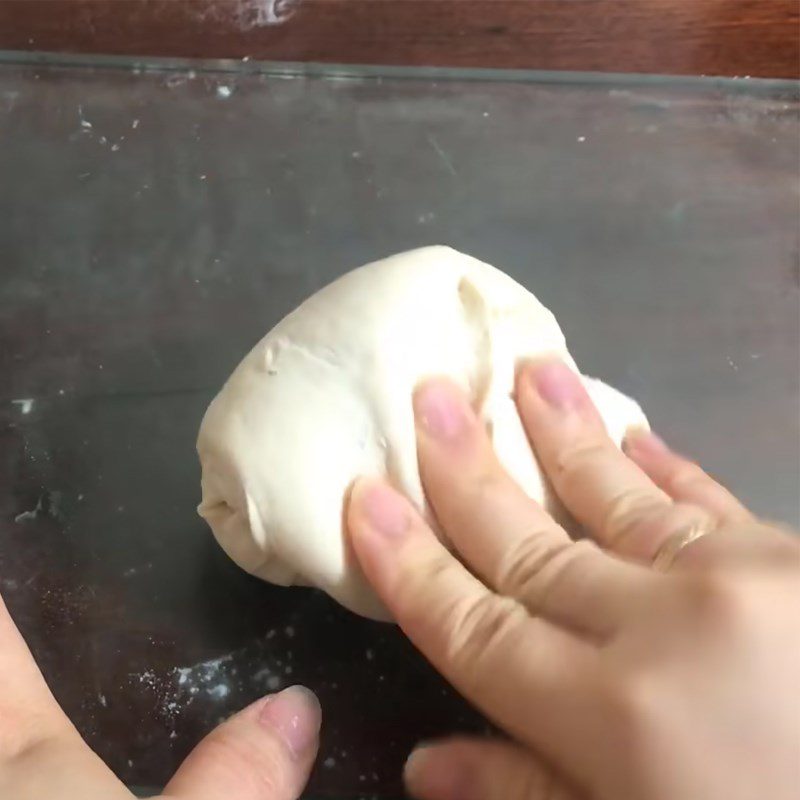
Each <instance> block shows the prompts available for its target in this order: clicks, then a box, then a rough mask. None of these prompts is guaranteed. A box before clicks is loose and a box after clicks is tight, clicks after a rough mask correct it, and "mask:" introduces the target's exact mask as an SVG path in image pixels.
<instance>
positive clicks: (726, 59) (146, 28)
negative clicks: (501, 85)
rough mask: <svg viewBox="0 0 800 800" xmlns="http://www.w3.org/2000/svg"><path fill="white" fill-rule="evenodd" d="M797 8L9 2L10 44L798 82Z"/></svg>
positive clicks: (732, 2)
mask: <svg viewBox="0 0 800 800" xmlns="http://www.w3.org/2000/svg"><path fill="white" fill-rule="evenodd" d="M799 20H800V3H798V2H797V0H722V2H721V1H720V0H0V49H3V48H6V49H35V50H48V51H61V52H80V53H107V54H125V55H138V56H182V57H198V58H242V57H250V58H252V59H263V60H279V61H286V60H289V61H322V62H342V63H362V64H406V65H424V66H471V67H505V68H508V67H513V68H529V69H539V70H598V71H602V72H643V73H665V74H670V73H671V74H681V75H703V74H704V75H726V76H734V75H736V76H746V75H750V76H753V77H783V78H791V77H797V76H798V75H800V22H799Z"/></svg>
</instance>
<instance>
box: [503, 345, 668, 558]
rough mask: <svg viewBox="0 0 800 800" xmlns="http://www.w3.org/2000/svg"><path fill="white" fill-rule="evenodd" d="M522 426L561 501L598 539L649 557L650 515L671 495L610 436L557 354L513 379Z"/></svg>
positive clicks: (656, 514) (633, 554) (664, 509)
mask: <svg viewBox="0 0 800 800" xmlns="http://www.w3.org/2000/svg"><path fill="white" fill-rule="evenodd" d="M517 404H518V407H519V412H520V416H521V418H522V421H523V424H524V426H525V430H526V431H527V433H528V436H529V437H530V439H531V443H532V444H533V448H534V450H535V451H536V454H537V456H538V457H539V459H540V461H541V463H542V466H543V467H544V470H545V472H546V473H547V475H548V477H549V478H550V480H551V481H552V483H553V486H554V487H555V490H556V492H557V493H558V495H559V497H560V498H561V500H562V501H563V502H564V504H565V505H566V506H567V508H568V509H569V510H570V511H571V512H572V514H573V515H574V516H575V517H576V518H577V519H578V520H579V521H580V522H582V523H583V524H584V525H585V526H586V527H587V528H588V529H589V531H590V533H591V534H592V536H594V537H595V538H596V539H597V541H598V542H599V543H600V544H601V545H602V546H603V547H607V548H610V549H613V550H616V551H617V552H619V553H621V554H623V555H625V556H628V557H632V558H635V559H638V560H641V561H644V562H647V563H649V562H650V561H651V560H652V558H653V555H654V554H655V552H656V551H657V549H658V546H659V542H656V541H654V539H653V536H652V531H651V528H650V526H649V524H648V522H649V520H652V519H654V518H656V517H660V516H662V515H664V514H665V513H666V512H668V511H669V509H670V507H671V505H672V500H671V499H670V498H669V497H668V496H667V494H666V493H665V492H663V491H662V490H661V489H659V488H658V487H657V486H656V485H655V484H654V483H653V482H652V481H651V480H650V478H648V477H647V475H646V474H645V473H644V472H643V471H642V470H641V469H640V468H639V467H638V466H637V465H636V464H634V463H633V462H632V461H631V460H630V459H629V458H627V457H626V456H625V455H624V454H623V453H622V451H621V450H620V449H619V448H618V447H617V446H616V445H615V444H614V443H613V442H612V441H611V439H610V438H609V436H608V434H607V432H606V429H605V426H604V424H603V420H602V419H601V417H600V414H599V412H598V411H597V409H596V408H595V407H594V404H593V403H592V401H591V399H590V397H589V395H588V393H587V392H586V389H585V387H584V385H583V383H582V382H581V381H580V379H579V378H578V376H577V375H576V373H575V372H574V371H573V370H572V369H570V368H569V367H568V366H567V365H566V364H563V363H562V362H560V361H547V362H539V363H533V364H528V365H526V366H525V367H523V368H522V369H521V370H520V374H519V378H518V380H517Z"/></svg>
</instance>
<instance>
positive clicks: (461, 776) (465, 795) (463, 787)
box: [403, 743, 476, 800]
mask: <svg viewBox="0 0 800 800" xmlns="http://www.w3.org/2000/svg"><path fill="white" fill-rule="evenodd" d="M403 781H404V782H405V785H406V788H407V789H408V790H409V792H410V793H411V794H413V795H414V796H418V797H435V798H436V800H469V798H472V797H475V796H476V786H475V780H474V775H472V774H471V770H470V769H469V768H468V766H467V765H466V764H464V763H463V762H459V761H453V760H452V759H448V758H447V757H444V758H442V757H437V756H436V748H435V747H434V746H433V744H430V745H428V744H425V743H423V744H420V745H418V746H417V748H416V749H415V750H414V751H413V752H412V753H411V755H410V756H409V757H408V760H407V761H406V765H405V767H404V769H403Z"/></svg>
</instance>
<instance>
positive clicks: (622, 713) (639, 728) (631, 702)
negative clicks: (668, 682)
mask: <svg viewBox="0 0 800 800" xmlns="http://www.w3.org/2000/svg"><path fill="white" fill-rule="evenodd" d="M608 683H609V687H608V689H607V692H606V699H607V702H608V703H609V710H608V717H609V721H611V720H613V723H612V724H611V725H609V726H608V727H609V730H616V731H619V733H620V736H621V737H622V741H621V742H620V744H621V746H623V747H624V748H625V749H626V750H628V751H629V752H630V751H631V750H632V749H635V750H637V751H639V752H647V751H650V750H652V749H653V747H654V746H655V745H656V743H657V742H658V740H659V739H660V738H661V736H660V734H659V730H660V728H661V726H662V725H663V713H662V709H663V706H664V694H663V690H662V686H661V683H660V679H659V676H658V675H657V674H656V673H655V672H654V670H653V669H652V668H650V667H647V666H640V667H638V668H637V669H634V670H627V671H626V672H625V674H624V675H620V674H616V675H613V676H611V678H610V679H609V680H608Z"/></svg>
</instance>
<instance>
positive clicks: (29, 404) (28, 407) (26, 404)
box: [11, 397, 36, 415]
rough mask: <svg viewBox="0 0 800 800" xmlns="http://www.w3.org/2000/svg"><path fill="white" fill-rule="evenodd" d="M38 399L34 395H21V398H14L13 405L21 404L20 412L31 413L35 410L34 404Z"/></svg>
mask: <svg viewBox="0 0 800 800" xmlns="http://www.w3.org/2000/svg"><path fill="white" fill-rule="evenodd" d="M35 402H36V400H35V399H34V398H33V397H21V398H20V399H19V400H12V401H11V405H12V406H19V412H20V414H23V415H24V414H30V413H31V411H33V404H34V403H35Z"/></svg>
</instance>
